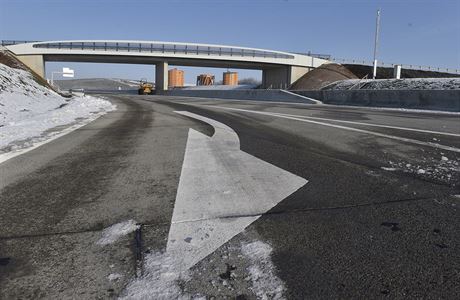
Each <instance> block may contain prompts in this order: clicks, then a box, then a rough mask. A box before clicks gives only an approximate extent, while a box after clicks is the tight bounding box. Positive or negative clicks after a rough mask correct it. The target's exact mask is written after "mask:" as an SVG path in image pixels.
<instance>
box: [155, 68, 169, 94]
mask: <svg viewBox="0 0 460 300" xmlns="http://www.w3.org/2000/svg"><path fill="white" fill-rule="evenodd" d="M155 90H157V91H167V90H168V62H167V61H164V62H160V63H157V64H155Z"/></svg>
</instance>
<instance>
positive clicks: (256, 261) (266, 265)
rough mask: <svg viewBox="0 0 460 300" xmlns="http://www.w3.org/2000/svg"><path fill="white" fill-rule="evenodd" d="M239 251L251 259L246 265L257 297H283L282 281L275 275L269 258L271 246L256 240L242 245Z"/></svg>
mask: <svg viewBox="0 0 460 300" xmlns="http://www.w3.org/2000/svg"><path fill="white" fill-rule="evenodd" d="M241 251H242V253H243V255H245V256H247V257H248V258H249V260H250V261H251V264H252V265H251V266H249V267H248V272H249V274H250V278H251V282H252V291H253V292H254V294H255V295H256V296H257V297H258V298H259V299H283V291H284V290H285V287H284V284H283V282H282V281H281V280H280V279H279V278H278V277H277V276H276V272H275V267H274V265H273V263H272V261H271V259H270V255H271V253H272V251H273V249H272V247H271V246H270V245H268V244H266V243H264V242H261V241H256V242H252V243H249V244H244V245H242V248H241Z"/></svg>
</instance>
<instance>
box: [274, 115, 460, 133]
mask: <svg viewBox="0 0 460 300" xmlns="http://www.w3.org/2000/svg"><path fill="white" fill-rule="evenodd" d="M273 114H277V115H280V116H287V117H294V118H306V119H312V120H322V121H330V122H337V123H346V124H355V125H363V126H369V127H381V128H389V129H399V130H405V131H414V132H422V133H431V134H438V135H447V136H455V137H460V133H450V132H442V131H433V130H425V129H417V128H410V127H399V126H390V125H381V124H372V123H365V122H355V121H346V120H336V119H329V118H319V117H311V116H303V115H291V114H283V113H273ZM459 126H460V124H459Z"/></svg>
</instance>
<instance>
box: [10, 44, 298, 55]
mask: <svg viewBox="0 0 460 300" xmlns="http://www.w3.org/2000/svg"><path fill="white" fill-rule="evenodd" d="M23 43H27V41H2V45H5V46H9V45H16V44H23ZM33 47H34V48H46V49H67V50H93V51H117V52H140V53H145V52H148V53H164V54H187V55H193V54H195V55H210V56H211V55H213V56H237V57H263V58H281V59H293V58H294V55H289V54H285V53H281V52H276V51H266V50H257V49H244V48H233V47H226V46H221V47H219V46H201V45H193V44H189V45H187V44H169V43H154V42H142V43H131V42H130V43H128V42H122V43H119V42H60V43H59V42H51V43H46V42H39V43H37V42H36V44H34V45H33Z"/></svg>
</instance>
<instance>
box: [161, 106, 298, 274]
mask: <svg viewBox="0 0 460 300" xmlns="http://www.w3.org/2000/svg"><path fill="white" fill-rule="evenodd" d="M177 113H179V114H181V115H184V116H187V117H191V118H194V119H197V120H200V121H203V122H206V123H208V124H210V125H212V126H213V127H214V130H215V131H214V135H213V136H212V137H208V136H207V135H204V134H202V133H200V132H198V131H196V130H193V129H189V133H188V139H187V145H186V149H185V155H184V162H183V165H182V171H181V175H180V179H179V186H178V190H177V195H176V201H175V205H174V211H173V216H172V220H171V227H170V230H169V236H168V242H167V247H166V251H167V253H168V255H170V256H171V257H173V259H174V261H176V262H177V266H176V268H177V269H178V270H179V271H183V270H187V269H189V268H190V267H192V266H193V265H195V264H196V263H198V262H199V261H200V260H202V259H203V258H205V257H206V256H208V255H209V254H211V253H212V252H214V251H215V250H216V249H217V248H219V247H220V246H221V245H223V244H224V243H226V242H227V241H228V240H230V239H231V238H232V237H234V236H235V235H237V234H238V233H240V232H242V231H243V230H244V229H245V228H246V227H247V226H249V225H250V224H251V223H252V222H254V221H256V220H257V219H258V218H259V217H260V214H263V213H265V212H266V211H268V210H270V209H271V208H272V207H274V206H275V205H276V204H278V203H279V202H280V201H282V200H283V199H285V198H286V197H288V196H289V195H290V194H292V193H293V192H295V191H296V190H298V189H299V188H301V187H302V186H303V185H305V184H306V183H307V180H306V179H304V178H301V177H299V176H297V175H294V174H292V173H290V172H288V171H285V170H283V169H281V168H278V167H276V166H274V165H272V164H270V163H268V162H265V161H263V160H260V159H258V158H256V157H254V156H252V155H249V154H248V153H245V152H243V151H241V150H240V143H239V138H238V135H237V134H236V133H235V131H233V130H232V129H231V128H230V127H228V126H226V125H224V124H222V123H219V122H217V121H215V120H212V119H209V118H205V117H203V116H200V115H196V114H193V113H190V112H182V111H178V112H177ZM228 215H232V216H237V215H240V216H243V217H235V218H226V216H228Z"/></svg>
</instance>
